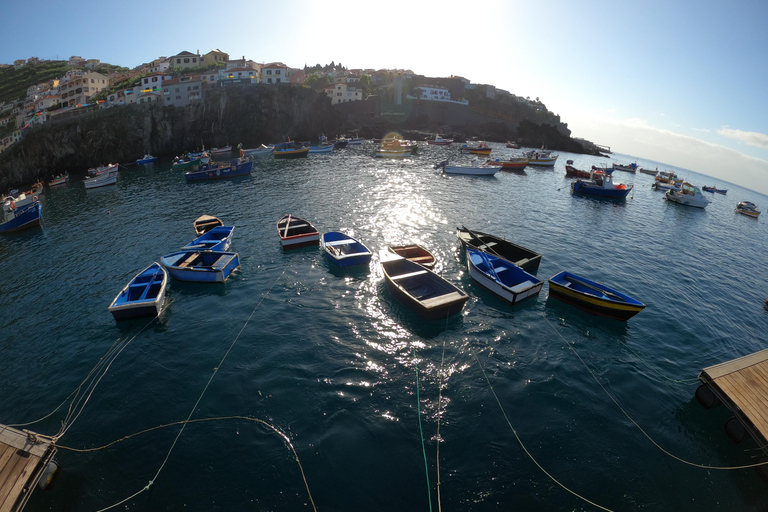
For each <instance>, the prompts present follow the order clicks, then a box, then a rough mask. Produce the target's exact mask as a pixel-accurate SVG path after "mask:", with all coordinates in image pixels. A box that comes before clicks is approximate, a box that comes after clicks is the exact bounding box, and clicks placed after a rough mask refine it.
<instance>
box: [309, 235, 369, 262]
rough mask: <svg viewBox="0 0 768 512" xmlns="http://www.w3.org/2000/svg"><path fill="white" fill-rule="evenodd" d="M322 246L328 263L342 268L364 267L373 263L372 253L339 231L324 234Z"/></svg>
mask: <svg viewBox="0 0 768 512" xmlns="http://www.w3.org/2000/svg"><path fill="white" fill-rule="evenodd" d="M321 245H322V247H323V250H324V251H325V256H326V257H327V258H328V261H329V262H331V263H333V264H334V265H338V266H340V267H351V266H352V265H364V264H367V263H369V262H370V261H371V256H372V254H371V251H369V250H368V248H367V247H366V246H364V245H363V244H362V243H360V242H358V241H357V240H355V239H354V238H352V237H351V236H348V235H345V234H344V233H341V232H339V231H329V232H327V233H323V238H322V242H321Z"/></svg>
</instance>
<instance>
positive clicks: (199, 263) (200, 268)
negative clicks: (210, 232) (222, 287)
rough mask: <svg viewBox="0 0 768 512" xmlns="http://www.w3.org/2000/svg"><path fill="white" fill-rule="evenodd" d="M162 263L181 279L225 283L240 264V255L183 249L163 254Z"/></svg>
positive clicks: (174, 276) (171, 273) (172, 275)
mask: <svg viewBox="0 0 768 512" xmlns="http://www.w3.org/2000/svg"><path fill="white" fill-rule="evenodd" d="M160 263H162V265H163V266H164V267H165V269H166V270H167V271H168V273H169V274H170V275H171V277H173V278H174V279H178V280H179V281H189V282H195V283H223V282H224V281H226V279H227V278H228V277H229V275H230V274H231V273H232V271H233V270H235V269H236V268H237V267H238V266H239V265H240V257H239V255H238V254H237V253H236V252H215V251H181V252H175V253H172V254H168V255H166V256H163V257H162V258H161V260H160Z"/></svg>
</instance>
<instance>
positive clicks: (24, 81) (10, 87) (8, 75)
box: [0, 60, 69, 103]
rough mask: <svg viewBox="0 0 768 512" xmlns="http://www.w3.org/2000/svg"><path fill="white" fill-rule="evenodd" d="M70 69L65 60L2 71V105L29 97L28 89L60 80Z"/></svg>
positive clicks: (0, 91) (0, 72)
mask: <svg viewBox="0 0 768 512" xmlns="http://www.w3.org/2000/svg"><path fill="white" fill-rule="evenodd" d="M68 69H69V66H68V63H67V61H65V60H57V61H53V62H44V63H41V64H36V65H32V64H27V65H25V66H24V67H23V68H21V69H13V67H9V68H2V69H0V103H3V102H4V101H15V100H18V99H23V98H25V97H26V96H27V88H29V87H30V86H32V85H37V84H39V83H41V82H46V81H48V80H53V79H54V78H60V77H61V76H63V75H64V73H66V72H67V70H68Z"/></svg>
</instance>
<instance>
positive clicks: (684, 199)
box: [664, 181, 711, 208]
mask: <svg viewBox="0 0 768 512" xmlns="http://www.w3.org/2000/svg"><path fill="white" fill-rule="evenodd" d="M664 197H666V199H667V201H672V202H675V203H678V204H682V205H685V206H693V207H695V208H706V207H707V206H708V205H709V203H710V202H711V201H710V200H709V199H707V198H706V197H704V194H702V193H701V190H700V189H699V187H695V186H693V185H691V184H690V183H688V182H687V181H685V182H683V184H682V186H681V187H680V190H675V189H669V190H667V191H666V192H665V194H664Z"/></svg>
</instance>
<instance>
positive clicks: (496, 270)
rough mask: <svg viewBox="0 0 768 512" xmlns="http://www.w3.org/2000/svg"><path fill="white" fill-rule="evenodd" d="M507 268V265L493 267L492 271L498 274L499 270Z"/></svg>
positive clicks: (502, 270)
mask: <svg viewBox="0 0 768 512" xmlns="http://www.w3.org/2000/svg"><path fill="white" fill-rule="evenodd" d="M507 268H508V267H495V268H494V269H493V271H494V272H496V273H497V274H498V273H499V272H504V271H505V270H507Z"/></svg>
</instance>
